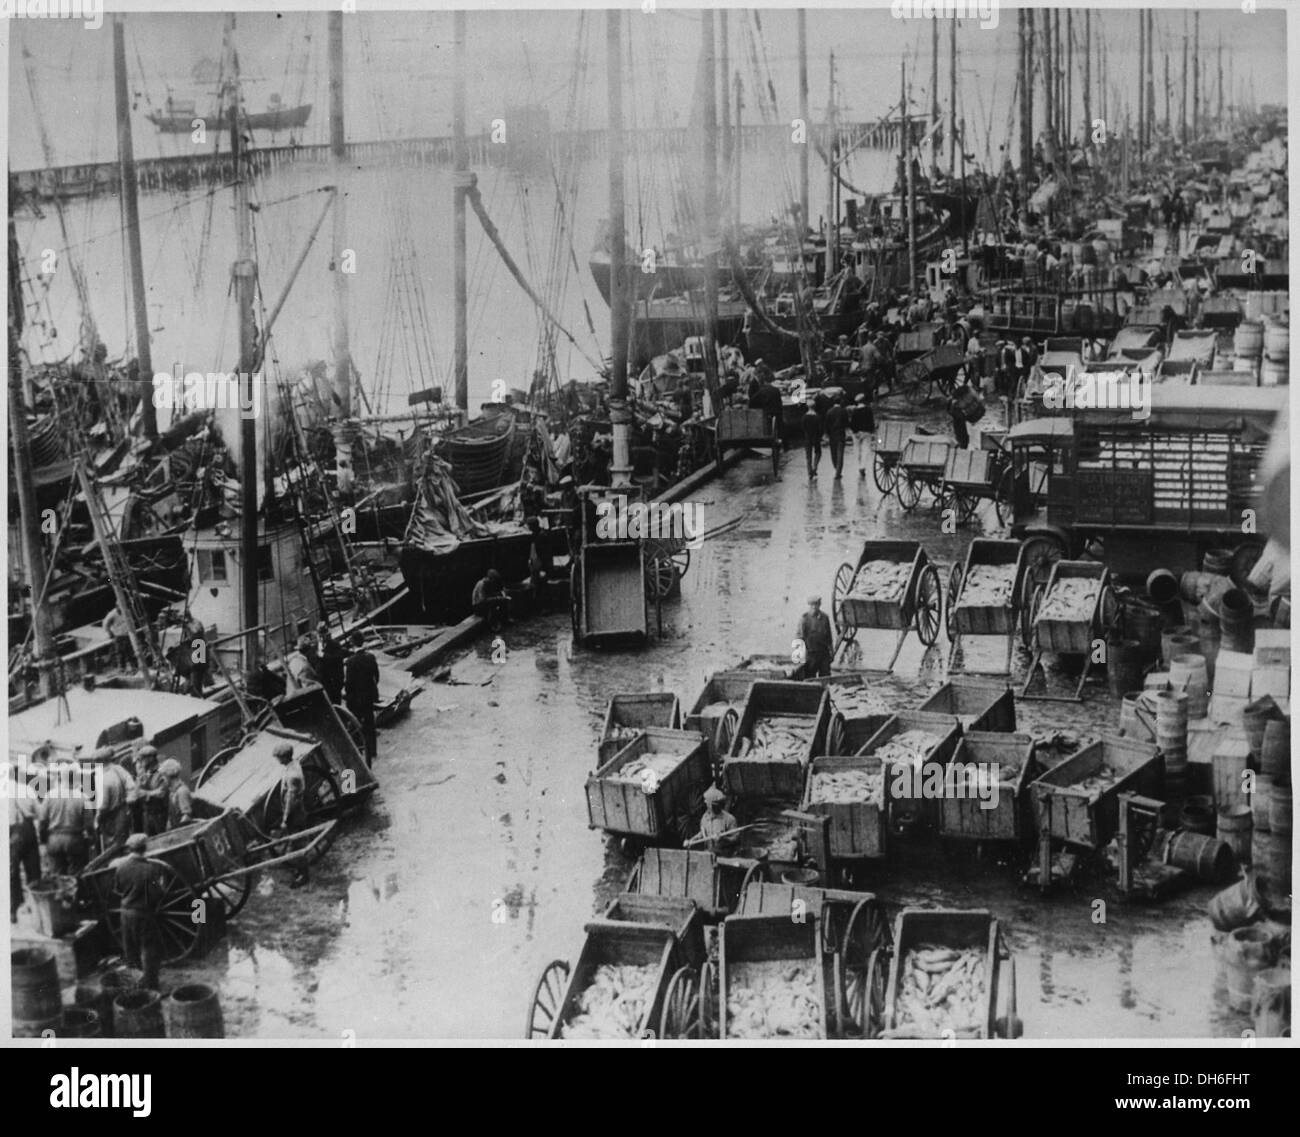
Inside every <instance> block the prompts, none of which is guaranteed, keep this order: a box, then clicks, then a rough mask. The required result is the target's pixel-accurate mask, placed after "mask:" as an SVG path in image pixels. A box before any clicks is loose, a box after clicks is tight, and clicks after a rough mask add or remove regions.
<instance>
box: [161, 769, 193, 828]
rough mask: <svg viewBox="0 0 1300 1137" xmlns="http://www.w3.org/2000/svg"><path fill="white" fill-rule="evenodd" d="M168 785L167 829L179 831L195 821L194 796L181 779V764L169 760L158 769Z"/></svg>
mask: <svg viewBox="0 0 1300 1137" xmlns="http://www.w3.org/2000/svg"><path fill="white" fill-rule="evenodd" d="M158 773H160V774H161V775H162V776H163V779H164V781H166V783H167V828H168V829H179V828H180V827H181V826H182V825H188V824H189V823H190V822H191V821H193V820H194V795H193V794H191V793H190V787H189V786H187V785H186V784H185V782H184V780H183V779H182V778H181V764H180V763H179V762H177V761H176V759H175V758H168V759H167V761H166V762H164V763H163V764H162V765H161V766H159V767H158Z"/></svg>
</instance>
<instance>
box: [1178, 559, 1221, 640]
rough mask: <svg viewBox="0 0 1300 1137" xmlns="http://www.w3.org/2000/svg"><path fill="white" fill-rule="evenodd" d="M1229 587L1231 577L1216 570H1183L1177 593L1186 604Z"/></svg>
mask: <svg viewBox="0 0 1300 1137" xmlns="http://www.w3.org/2000/svg"><path fill="white" fill-rule="evenodd" d="M1231 587H1232V578H1231V577H1228V576H1225V575H1224V574H1222V573H1217V572H1185V573H1183V575H1182V576H1180V577H1179V578H1178V594H1179V595H1180V596H1181V597H1182V598H1183V599H1184V600H1186V601H1187V603H1188V604H1197V603H1199V602H1200V601H1202V600H1204V599H1205V598H1206V597H1211V598H1213V597H1217V596H1219V595H1221V594H1222V593H1224V592H1226V591H1227V590H1228V589H1229V588H1231ZM1212 602H1213V601H1212ZM1189 631H1190V629H1189Z"/></svg>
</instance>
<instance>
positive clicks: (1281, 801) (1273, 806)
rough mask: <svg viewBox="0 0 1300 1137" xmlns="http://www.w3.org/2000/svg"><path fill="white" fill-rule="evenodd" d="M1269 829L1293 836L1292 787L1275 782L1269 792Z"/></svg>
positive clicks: (1282, 835) (1280, 835) (1284, 835)
mask: <svg viewBox="0 0 1300 1137" xmlns="http://www.w3.org/2000/svg"><path fill="white" fill-rule="evenodd" d="M1268 831H1269V832H1270V833H1276V834H1277V835H1278V836H1279V837H1290V836H1291V787H1290V786H1287V785H1282V784H1281V783H1280V782H1274V783H1273V785H1272V788H1271V789H1270V790H1269V792H1268Z"/></svg>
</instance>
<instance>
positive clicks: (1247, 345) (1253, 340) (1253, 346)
mask: <svg viewBox="0 0 1300 1137" xmlns="http://www.w3.org/2000/svg"><path fill="white" fill-rule="evenodd" d="M1232 350H1233V351H1234V352H1236V354H1237V357H1238V358H1239V359H1240V358H1242V357H1245V358H1247V359H1258V358H1259V356H1260V353H1261V352H1262V351H1263V350H1264V325H1263V324H1262V323H1260V321H1258V320H1242V321H1241V323H1240V324H1238V325H1237V330H1236V331H1235V332H1233V334H1232Z"/></svg>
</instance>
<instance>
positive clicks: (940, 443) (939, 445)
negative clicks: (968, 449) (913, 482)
mask: <svg viewBox="0 0 1300 1137" xmlns="http://www.w3.org/2000/svg"><path fill="white" fill-rule="evenodd" d="M951 447H952V443H951V442H949V441H947V440H946V439H942V438H922V437H920V436H919V435H913V436H912V437H911V438H909V439H908V440H907V444H906V445H905V446H904V447H903V452H902V454H901V455H900V456H899V459H898V461H899V463H900V464H901V465H903V466H904V467H906V468H907V469H909V470H935V471H938V470H942V469H943V468H944V467H945V466H946V465H947V464H948V451H949V450H950V449H951ZM972 453H978V451H972Z"/></svg>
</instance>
